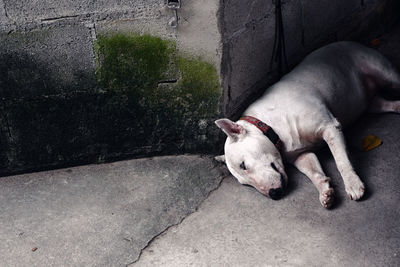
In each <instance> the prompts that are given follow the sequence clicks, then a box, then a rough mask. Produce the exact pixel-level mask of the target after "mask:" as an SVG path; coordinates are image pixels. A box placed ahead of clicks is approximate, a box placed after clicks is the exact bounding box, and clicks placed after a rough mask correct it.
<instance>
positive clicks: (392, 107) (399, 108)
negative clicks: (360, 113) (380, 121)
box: [368, 90, 400, 113]
mask: <svg viewBox="0 0 400 267" xmlns="http://www.w3.org/2000/svg"><path fill="white" fill-rule="evenodd" d="M399 91H400V90H399ZM368 112H371V113H385V112H395V113H400V101H389V100H386V99H384V98H383V97H381V96H375V97H374V99H372V101H371V104H370V105H369V107H368Z"/></svg>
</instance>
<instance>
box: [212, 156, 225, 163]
mask: <svg viewBox="0 0 400 267" xmlns="http://www.w3.org/2000/svg"><path fill="white" fill-rule="evenodd" d="M214 159H215V160H216V161H218V162H222V163H225V155H220V156H216V157H214Z"/></svg>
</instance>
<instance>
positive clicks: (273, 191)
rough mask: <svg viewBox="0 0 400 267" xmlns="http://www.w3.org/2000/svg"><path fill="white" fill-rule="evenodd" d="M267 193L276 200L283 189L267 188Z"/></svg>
mask: <svg viewBox="0 0 400 267" xmlns="http://www.w3.org/2000/svg"><path fill="white" fill-rule="evenodd" d="M268 194H269V196H270V197H271V198H272V199H273V200H278V199H280V198H281V197H282V195H283V190H282V188H273V189H270V190H269V193H268Z"/></svg>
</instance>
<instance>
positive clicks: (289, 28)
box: [220, 0, 400, 118]
mask: <svg viewBox="0 0 400 267" xmlns="http://www.w3.org/2000/svg"><path fill="white" fill-rule="evenodd" d="M274 12H275V9H274V5H273V1H265V0H255V1H240V0H232V1H222V5H221V11H220V13H221V33H222V36H223V37H222V40H223V60H222V76H223V89H224V96H223V103H222V111H223V113H224V114H225V116H228V117H232V118H236V117H237V116H238V115H239V114H240V113H241V112H242V111H243V109H244V108H245V107H246V106H247V105H248V104H249V102H251V101H253V100H254V98H256V97H258V96H259V95H260V94H261V93H262V92H264V91H265V89H266V88H267V87H268V86H269V85H270V84H272V83H273V82H275V81H276V80H277V78H278V77H277V76H276V66H273V68H270V66H269V63H270V60H271V56H272V50H273V41H274V29H275V28H274V27H275V26H274V25H275V15H274ZM282 13H283V22H284V29H285V37H286V48H287V57H288V61H289V65H290V66H293V65H294V64H296V63H298V62H299V61H300V60H301V59H302V58H303V57H304V56H305V55H306V54H308V53H309V52H310V51H312V50H314V49H316V48H318V47H320V46H322V45H324V44H327V43H330V42H334V41H338V40H345V39H353V40H360V39H362V38H365V37H366V36H367V35H368V34H371V31H373V32H374V33H375V34H376V35H379V33H382V32H383V31H384V30H385V27H388V26H389V25H391V23H393V21H396V20H397V19H398V18H399V16H398V14H400V8H399V3H398V1H396V0H365V1H360V0H340V1H331V0H283V1H282Z"/></svg>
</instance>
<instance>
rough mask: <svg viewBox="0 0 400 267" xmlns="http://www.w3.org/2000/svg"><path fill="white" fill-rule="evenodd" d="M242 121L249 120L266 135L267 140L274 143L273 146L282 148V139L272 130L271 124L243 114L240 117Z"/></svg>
mask: <svg viewBox="0 0 400 267" xmlns="http://www.w3.org/2000/svg"><path fill="white" fill-rule="evenodd" d="M240 119H241V120H243V121H247V122H250V123H251V124H253V125H254V126H256V127H257V128H258V129H260V130H261V131H262V132H263V134H264V135H265V136H266V137H268V139H269V140H271V142H272V143H273V144H274V145H275V147H276V148H277V149H278V150H281V149H282V141H281V139H280V138H279V136H278V135H277V134H276V133H275V131H274V130H272V128H271V126H269V125H267V124H266V123H264V122H262V121H260V120H259V119H256V118H254V117H251V116H244V117H241V118H240Z"/></svg>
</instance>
